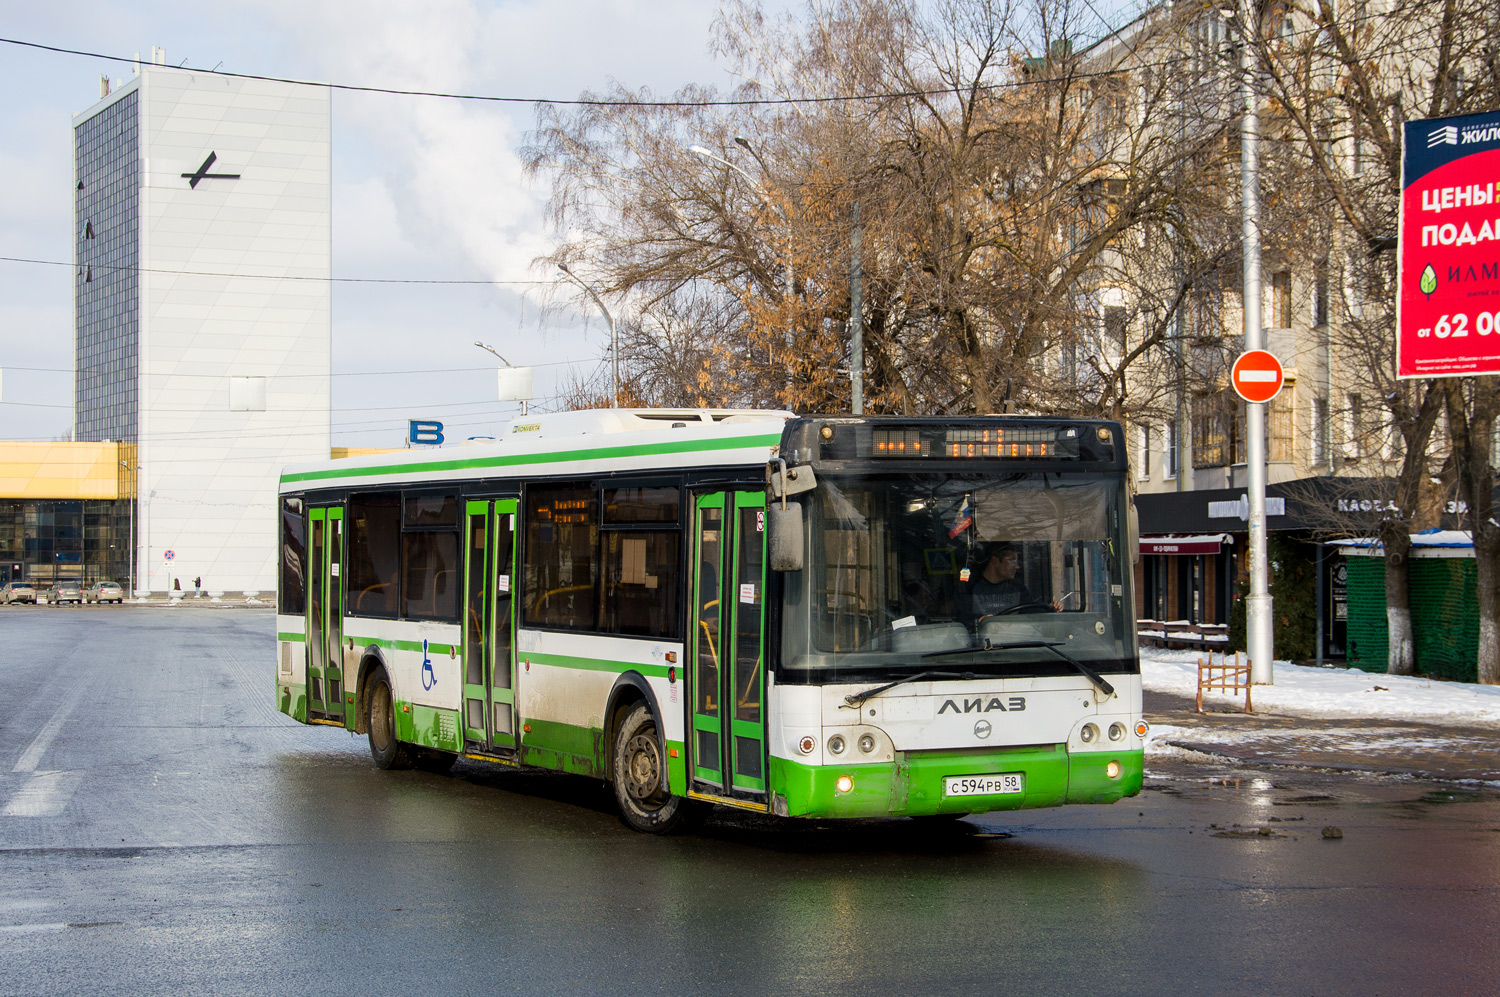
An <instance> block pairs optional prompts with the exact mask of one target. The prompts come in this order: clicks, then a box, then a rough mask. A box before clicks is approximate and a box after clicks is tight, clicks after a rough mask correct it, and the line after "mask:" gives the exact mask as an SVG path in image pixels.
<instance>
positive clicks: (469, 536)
mask: <svg viewBox="0 0 1500 997" xmlns="http://www.w3.org/2000/svg"><path fill="white" fill-rule="evenodd" d="M516 506H517V500H516V499H495V500H493V501H491V500H488V499H486V500H483V501H470V502H468V503H467V505H466V506H465V512H466V517H465V520H466V522H465V527H464V550H465V551H466V552H467V553H466V556H465V560H464V741H465V743H466V744H467V745H468V746H469V747H470V748H471V749H476V750H479V751H483V752H486V753H500V754H507V753H510V752H513V751H514V750H515V747H516V726H515V725H516V718H515V708H516V693H515V681H514V679H515V672H514V660H515V656H514V655H513V654H512V653H511V652H512V649H513V644H514V635H515V612H514V607H513V605H512V600H511V592H512V591H513V589H514V585H513V583H512V580H513V579H514V578H515V556H516V543H515V530H516Z"/></svg>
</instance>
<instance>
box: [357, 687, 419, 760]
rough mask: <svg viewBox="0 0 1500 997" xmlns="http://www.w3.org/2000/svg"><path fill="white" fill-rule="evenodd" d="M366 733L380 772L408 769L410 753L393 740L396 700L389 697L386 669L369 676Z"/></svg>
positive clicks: (394, 735) (394, 734) (404, 746)
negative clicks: (368, 733) (383, 770)
mask: <svg viewBox="0 0 1500 997" xmlns="http://www.w3.org/2000/svg"><path fill="white" fill-rule="evenodd" d="M367 704H368V705H367V707H366V709H367V710H368V712H367V713H366V714H365V721H366V722H365V730H367V731H369V732H370V757H371V758H373V759H374V760H375V765H376V767H378V768H383V769H404V768H410V767H411V750H410V749H409V748H407V746H406V745H404V744H402V743H401V742H400V741H398V740H397V739H396V699H395V697H394V696H392V695H391V680H390V679H389V678H388V677H386V674H385V669H383V668H382V669H378V670H377V671H376V672H375V674H374V675H372V676H371V677H370V695H369V697H368V699H367Z"/></svg>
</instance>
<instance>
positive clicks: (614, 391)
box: [495, 263, 620, 408]
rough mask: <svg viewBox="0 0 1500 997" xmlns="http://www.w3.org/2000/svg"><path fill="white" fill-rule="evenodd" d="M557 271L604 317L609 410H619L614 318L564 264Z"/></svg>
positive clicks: (618, 341) (618, 368) (616, 336)
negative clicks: (579, 289) (581, 290)
mask: <svg viewBox="0 0 1500 997" xmlns="http://www.w3.org/2000/svg"><path fill="white" fill-rule="evenodd" d="M557 269H558V271H559V272H561V273H562V275H563V276H564V277H566V278H568V280H570V281H572V282H573V283H575V284H577V285H578V286H579V287H581V288H583V293H584V294H587V295H588V296H589V297H590V298H591V299H592V300H593V302H594V304H596V305H598V306H599V311H600V312H601V313H602V314H603V315H604V321H606V322H608V323H609V365H610V390H609V407H610V408H619V407H620V339H619V336H618V334H617V332H616V330H615V317H614V316H613V315H611V314H610V313H609V309H608V308H605V307H604V302H603V301H601V300H599V295H597V294H595V293H594V289H593V288H592V287H589V286H588V285H587V284H585V283H584V282H583V281H582V280H580V279H579V278H578V275H577V274H575V273H574V272H573V271H571V270H569V269H568V265H567V264H566V263H559V264H558V265H557ZM495 355H496V356H499V355H500V354H498V353H496V354H495Z"/></svg>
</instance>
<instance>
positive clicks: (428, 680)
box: [422, 637, 437, 691]
mask: <svg viewBox="0 0 1500 997" xmlns="http://www.w3.org/2000/svg"><path fill="white" fill-rule="evenodd" d="M435 685H437V673H436V672H434V671H433V670H432V659H431V658H429V657H428V656H427V638H426V637H423V638H422V688H423V689H427V690H429V691H430V690H431V689H432V687H433V686H435Z"/></svg>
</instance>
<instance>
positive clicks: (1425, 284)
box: [1418, 263, 1437, 301]
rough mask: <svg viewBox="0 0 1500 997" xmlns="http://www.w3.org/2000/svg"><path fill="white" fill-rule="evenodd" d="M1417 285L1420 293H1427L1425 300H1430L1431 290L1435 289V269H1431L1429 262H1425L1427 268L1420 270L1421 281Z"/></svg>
mask: <svg viewBox="0 0 1500 997" xmlns="http://www.w3.org/2000/svg"><path fill="white" fill-rule="evenodd" d="M1418 286H1419V287H1421V289H1422V293H1423V294H1425V295H1427V300H1428V301H1431V300H1432V292H1433V291H1436V290H1437V271H1436V270H1434V269H1432V264H1431V263H1429V264H1427V268H1426V269H1425V270H1423V271H1422V281H1421V283H1420V284H1419V285H1418Z"/></svg>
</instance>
